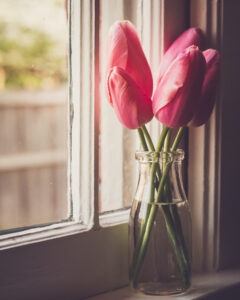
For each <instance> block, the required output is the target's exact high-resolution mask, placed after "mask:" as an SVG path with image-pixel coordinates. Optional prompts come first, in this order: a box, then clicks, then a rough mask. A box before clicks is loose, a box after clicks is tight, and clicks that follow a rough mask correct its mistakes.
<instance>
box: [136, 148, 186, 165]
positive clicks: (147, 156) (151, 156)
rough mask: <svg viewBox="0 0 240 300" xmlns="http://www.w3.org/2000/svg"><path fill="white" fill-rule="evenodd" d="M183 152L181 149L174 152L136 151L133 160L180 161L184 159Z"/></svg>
mask: <svg viewBox="0 0 240 300" xmlns="http://www.w3.org/2000/svg"><path fill="white" fill-rule="evenodd" d="M184 154H185V152H184V151H183V150H182V149H177V150H176V151H173V152H171V151H167V152H165V151H161V152H154V151H140V150H139V151H136V153H135V159H136V160H138V161H140V162H153V161H155V162H159V161H169V162H171V161H174V162H176V161H178V162H179V161H182V160H183V159H184Z"/></svg>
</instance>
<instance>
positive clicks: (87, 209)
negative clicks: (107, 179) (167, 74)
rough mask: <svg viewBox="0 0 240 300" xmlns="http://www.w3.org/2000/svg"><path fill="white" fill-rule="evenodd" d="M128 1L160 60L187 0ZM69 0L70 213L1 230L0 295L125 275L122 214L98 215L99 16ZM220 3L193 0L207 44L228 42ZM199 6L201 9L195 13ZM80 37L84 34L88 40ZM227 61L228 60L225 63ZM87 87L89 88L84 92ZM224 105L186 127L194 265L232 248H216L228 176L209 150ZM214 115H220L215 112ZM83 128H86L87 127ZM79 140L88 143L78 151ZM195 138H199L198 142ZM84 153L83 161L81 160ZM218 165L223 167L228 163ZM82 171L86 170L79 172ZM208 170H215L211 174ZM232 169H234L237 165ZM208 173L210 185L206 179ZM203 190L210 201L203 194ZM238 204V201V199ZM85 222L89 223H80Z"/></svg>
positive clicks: (226, 261) (102, 286)
mask: <svg viewBox="0 0 240 300" xmlns="http://www.w3.org/2000/svg"><path fill="white" fill-rule="evenodd" d="M132 1H139V3H140V4H141V5H140V8H139V9H143V8H144V10H142V11H144V14H143V15H142V22H143V26H142V27H141V28H142V40H143V44H144V49H145V51H146V53H147V54H149V52H151V51H152V53H151V57H152V60H153V61H152V63H154V64H156V65H157V62H159V61H158V60H159V57H158V54H159V52H158V51H161V52H163V49H164V47H167V45H168V44H169V43H170V42H171V41H173V40H174V39H175V38H176V37H177V36H178V34H179V33H180V32H182V31H183V30H184V29H185V28H186V27H187V10H185V8H186V6H185V5H186V4H187V2H188V1H179V0H161V1H160V0H152V1H149V0H142V1H141V0H132ZM180 2H181V3H180ZM72 5H73V6H74V7H73V6H71V9H72V12H73V22H72V31H71V32H72V34H74V43H73V47H72V53H73V59H74V60H75V64H74V70H73V81H71V84H72V98H71V99H72V102H70V105H73V106H74V119H73V123H72V127H73V136H74V139H73V140H72V142H73V149H74V152H73V153H72V154H71V155H70V170H71V171H72V177H71V181H72V187H73V189H72V195H71V196H72V197H73V205H75V208H76V209H75V210H74V215H73V220H74V221H71V222H66V223H61V224H54V225H50V226H47V227H42V228H35V229H29V230H26V231H24V232H19V233H17V234H9V235H5V236H3V237H1V243H0V246H1V251H0V266H1V268H0V270H1V271H0V274H1V280H0V295H1V299H2V300H5V299H6V300H7V299H44V298H45V299H58V300H61V299H64V300H65V299H68V300H71V299H84V298H86V297H87V296H91V295H95V294H97V293H100V292H103V291H107V290H111V289H115V288H118V287H122V286H125V285H127V283H128V275H127V267H128V254H127V248H128V243H127V223H126V222H127V216H126V215H124V214H121V213H118V216H110V217H111V218H109V217H106V218H107V219H106V224H109V226H106V227H104V228H103V227H100V226H99V217H98V206H97V202H98V201H97V200H98V189H97V180H98V163H97V159H98V158H97V155H98V153H97V152H98V132H99V128H98V122H97V120H98V109H97V108H98V92H97V88H96V87H97V85H96V87H95V79H96V78H95V75H94V74H95V72H96V70H97V68H98V65H97V60H95V58H96V57H97V56H96V54H97V50H98V48H97V43H98V36H95V31H94V28H95V26H97V23H96V22H98V15H97V13H98V9H99V1H97V0H81V1H78V0H72ZM141 6H142V7H141ZM160 8H161V10H160ZM199 9H200V10H199ZM224 9H230V5H229V4H227V1H226V0H225V1H224V0H222V1H210V0H192V1H191V16H192V19H191V26H196V25H197V26H199V27H201V28H202V29H203V30H206V32H207V34H208V38H209V41H210V40H211V45H213V47H214V46H217V45H218V46H219V47H220V48H221V50H222V51H223V50H224V47H227V46H226V44H223V43H222V38H223V26H224V23H223V15H224ZM199 11H201V14H200V16H199ZM183 15H184V18H183ZM169 20H171V26H169V24H170V23H169ZM228 21H230V20H228ZM156 24H157V25H156ZM210 29H211V30H210ZM145 30H147V31H148V33H149V32H151V33H152V34H153V35H154V36H152V38H154V39H157V41H159V45H160V40H159V38H160V37H163V35H162V34H159V33H160V32H161V33H163V32H164V33H165V37H168V39H167V40H166V39H165V40H164V41H163V40H162V41H161V42H162V43H161V46H159V48H158V49H155V48H154V50H153V49H152V50H151V47H150V48H149V45H150V43H149V41H148V40H147V38H146V37H148V36H151V35H148V34H144V31H145ZM219 30H220V31H219ZM225 33H226V32H224V34H225ZM77 36H78V38H77ZM86 37H89V38H88V39H87V40H86ZM86 43H88V44H86ZM209 44H210V43H209ZM80 48H81V51H82V52H81V53H84V54H82V55H85V57H84V59H85V60H84V62H83V61H82V60H81V57H79V56H78V55H79V53H80ZM160 48H161V49H160ZM89 49H90V51H89ZM226 49H228V48H226ZM232 50H233V49H232ZM84 51H85V52H84ZM87 52H88V55H87ZM227 55H228V54H227ZM93 58H94V59H93ZM83 63H85V64H89V66H90V67H89V68H88V69H87V70H88V72H87V73H84V76H85V77H86V78H88V81H87V83H86V82H84V83H83V81H82V80H81V77H80V72H81V70H82V69H83V68H84V65H83ZM238 63H239V60H238ZM225 68H227V67H226V66H225ZM85 71H86V70H85ZM224 71H225V69H223V79H224V76H226V75H224ZM154 72H155V71H154ZM235 83H236V79H235ZM95 88H96V89H95ZM225 88H226V87H225ZM89 91H92V92H91V93H90V95H89ZM94 91H95V92H94ZM221 92H222V91H221ZM227 92H229V93H230V92H231V91H230V89H228V90H227V89H226V90H225V91H224V93H225V94H224V95H227ZM220 95H222V93H221V94H220ZM82 97H87V99H88V100H89V101H85V104H84V105H85V106H84V110H85V109H87V110H86V112H87V114H81V110H82V109H83V107H82V106H81V105H82V104H80V101H79V99H81V98H82ZM221 97H223V96H221ZM224 106H226V104H224V99H223V98H222V102H221V104H220V105H218V106H217V113H216V112H215V113H214V115H213V117H212V118H211V122H210V123H209V124H208V125H207V126H204V127H202V128H199V129H195V130H194V134H193V130H190V134H189V142H190V144H189V145H190V146H189V197H190V198H192V199H194V201H192V203H191V204H192V205H191V206H192V213H193V220H194V223H193V224H194V227H193V250H194V253H195V254H194V255H195V256H194V257H193V258H194V267H195V269H196V270H202V269H203V268H207V269H216V268H220V267H222V266H227V265H230V263H232V262H233V261H234V259H235V260H236V256H235V257H230V252H228V256H227V258H226V257H224V258H223V256H222V255H221V251H224V240H226V236H227V233H229V232H230V230H232V227H230V228H227V229H226V230H225V231H224V232H223V231H222V227H221V220H224V217H225V216H224V213H223V212H222V211H220V208H221V205H223V206H224V202H223V198H224V197H225V196H226V190H227V188H228V187H229V188H231V187H232V185H231V182H230V180H227V185H228V186H225V187H224V189H223V188H221V182H222V181H223V180H226V179H227V176H226V175H225V176H223V172H224V169H223V168H222V166H223V164H222V162H223V160H224V157H222V153H219V154H218V155H216V152H215V149H216V148H218V147H219V149H220V150H221V149H222V148H223V144H224V142H226V140H228V138H229V137H228V136H227V132H226V131H223V129H222V126H221V120H222V119H223V118H224V110H223V108H224ZM93 107H95V109H93ZM227 113H229V111H228V112H227ZM219 115H221V118H219V117H218V116H219ZM94 120H95V121H94ZM238 127H239V126H238ZM219 128H220V129H219ZM219 130H220V131H219ZM151 131H152V133H153V134H156V135H157V134H158V126H157V125H154V126H152V128H151ZM89 132H90V133H91V134H88V133H89ZM217 133H219V134H217ZM220 136H221V138H220ZM75 137H77V138H75ZM83 140H84V143H85V144H86V145H87V147H88V150H89V151H88V152H87V153H86V152H84V154H83V153H81V155H80V148H81V147H82V145H81V142H82V141H83ZM197 141H198V147H197V148H196V147H194V145H195V144H196V142H197ZM199 141H201V143H200V144H199ZM209 141H211V143H209ZM205 145H208V148H205ZM224 149H225V148H224ZM84 151H85V150H84ZM83 155H84V161H83V160H82V157H83ZM234 159H235V158H234ZM238 164H239V163H238ZM224 166H225V167H226V165H224ZM83 172H84V176H82V174H83ZM220 172H221V173H220ZM213 173H214V175H215V177H214V178H213V177H212V176H213ZM234 175H237V172H235V174H234ZM210 179H211V182H210V183H211V185H210V184H208V182H209V180H210ZM89 182H90V184H89ZM196 182H197V184H196ZM232 188H233V187H232ZM205 196H207V198H208V201H205V199H204V198H205ZM79 197H81V198H84V199H89V202H88V204H87V205H85V206H83V207H81V210H80V209H79V207H78V202H77V201H76V202H75V201H74V199H76V198H79ZM94 203H95V205H94ZM237 205H238V208H240V207H239V204H237ZM83 210H84V216H86V219H84V220H83V221H84V222H83V223H82V222H79V220H80V218H81V217H82V216H81V215H80V211H83ZM234 211H235V216H236V214H237V212H238V211H239V210H237V212H236V210H235V208H232V209H229V210H228V212H227V214H226V215H230V213H233V214H234ZM116 218H117V219H118V223H119V224H118V225H113V224H112V220H113V219H115V220H116ZM120 223H122V224H120ZM84 224H90V225H89V226H85V225H84ZM89 227H90V230H89ZM235 231H236V229H235ZM228 239H229V237H228ZM230 240H231V242H233V243H234V245H236V247H238V248H237V249H239V245H238V242H237V241H236V240H235V241H234V237H232V238H231V239H230ZM198 249H201V251H198ZM206 254H207V256H208V258H209V259H207V260H206V259H205V258H206Z"/></svg>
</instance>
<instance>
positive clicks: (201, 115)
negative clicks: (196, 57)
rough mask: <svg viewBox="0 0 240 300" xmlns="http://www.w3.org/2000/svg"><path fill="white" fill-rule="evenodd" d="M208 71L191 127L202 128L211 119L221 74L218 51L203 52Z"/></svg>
mask: <svg viewBox="0 0 240 300" xmlns="http://www.w3.org/2000/svg"><path fill="white" fill-rule="evenodd" d="M203 55H204V57H205V59H206V63H207V69H206V74H205V77H204V81H203V85H202V93H201V99H200V102H199V106H198V109H197V110H196V111H195V114H194V116H193V119H192V120H191V122H190V124H189V125H190V126H194V127H196V126H201V125H203V124H204V123H206V122H207V120H208V119H209V117H210V115H211V113H212V110H213V107H214V104H215V100H216V92H217V83H218V80H219V73H220V54H219V52H218V51H217V50H214V49H208V50H206V51H204V52H203Z"/></svg>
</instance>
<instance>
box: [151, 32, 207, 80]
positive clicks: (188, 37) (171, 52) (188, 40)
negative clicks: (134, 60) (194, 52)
mask: <svg viewBox="0 0 240 300" xmlns="http://www.w3.org/2000/svg"><path fill="white" fill-rule="evenodd" d="M204 42H205V41H204V35H203V32H202V30H201V29H199V28H194V27H192V28H189V29H187V30H186V31H184V32H183V33H182V34H181V35H180V36H179V37H178V38H177V39H176V40H175V41H174V42H173V43H172V44H171V46H170V47H169V48H168V50H167V51H166V53H165V54H164V56H163V58H162V60H161V63H160V66H159V71H158V78H157V85H158V84H159V82H160V81H161V79H162V77H163V75H164V74H165V72H166V70H167V68H168V67H169V65H170V64H171V63H172V62H173V60H174V59H175V58H176V57H177V56H178V54H179V53H180V52H182V51H183V50H185V49H186V48H188V47H189V46H191V45H196V46H198V47H199V48H200V49H201V50H202V49H203V47H204Z"/></svg>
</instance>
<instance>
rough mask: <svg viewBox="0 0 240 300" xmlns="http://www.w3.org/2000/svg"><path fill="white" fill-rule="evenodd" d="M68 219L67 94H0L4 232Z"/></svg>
mask: <svg viewBox="0 0 240 300" xmlns="http://www.w3.org/2000/svg"><path fill="white" fill-rule="evenodd" d="M66 217H67V92H66V91H65V89H64V90H59V91H52V92H2V93H0V230H5V229H9V228H15V227H22V226H29V225H33V224H41V223H45V222H52V221H58V220H61V219H64V218H66Z"/></svg>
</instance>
